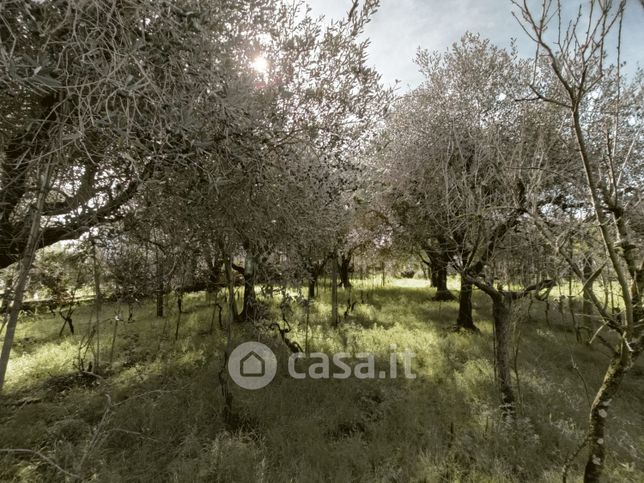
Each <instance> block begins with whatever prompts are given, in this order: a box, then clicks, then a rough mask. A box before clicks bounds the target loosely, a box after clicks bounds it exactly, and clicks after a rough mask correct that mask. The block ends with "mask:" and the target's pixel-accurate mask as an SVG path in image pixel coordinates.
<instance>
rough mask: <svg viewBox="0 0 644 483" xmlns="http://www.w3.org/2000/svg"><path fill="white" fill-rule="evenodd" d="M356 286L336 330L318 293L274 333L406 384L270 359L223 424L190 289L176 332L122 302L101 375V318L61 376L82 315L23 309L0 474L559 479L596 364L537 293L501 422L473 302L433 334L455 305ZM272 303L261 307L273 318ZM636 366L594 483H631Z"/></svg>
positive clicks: (273, 341)
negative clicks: (293, 367)
mask: <svg viewBox="0 0 644 483" xmlns="http://www.w3.org/2000/svg"><path fill="white" fill-rule="evenodd" d="M356 285H357V286H356V287H355V288H354V289H353V294H352V297H353V299H354V300H357V301H358V303H357V304H356V306H355V309H354V311H353V312H351V313H350V314H348V316H347V317H346V319H345V320H344V321H343V322H342V324H341V326H340V327H339V328H338V329H331V328H329V327H328V324H327V321H328V320H329V311H330V306H329V304H328V299H329V292H328V290H322V292H321V295H320V300H318V301H316V303H315V305H314V306H313V308H312V309H311V316H310V327H309V330H308V336H307V330H306V327H305V323H304V320H305V317H304V312H303V310H304V309H303V308H302V307H300V306H297V304H295V303H294V304H293V306H294V309H293V312H292V313H290V315H289V321H290V322H291V326H292V331H291V332H290V333H289V336H290V338H291V339H293V340H296V341H297V342H298V343H299V344H300V345H302V347H304V346H305V343H306V341H307V340H308V348H309V350H310V351H323V352H334V351H347V352H365V351H366V352H372V353H374V354H375V355H376V358H377V364H381V363H382V364H384V363H385V362H386V360H387V357H388V354H389V351H390V347H391V345H392V344H395V345H396V346H397V348H398V349H400V350H403V349H409V350H411V351H413V352H415V353H416V358H415V361H414V366H413V370H414V372H415V373H416V374H417V376H418V377H417V378H416V379H404V378H399V379H396V380H391V379H385V380H373V381H365V380H357V379H347V380H312V379H306V380H294V379H292V378H290V377H289V376H288V374H287V372H286V369H285V364H282V365H281V366H280V367H279V369H278V374H277V377H276V378H275V380H274V381H273V382H272V383H271V384H270V385H269V386H268V387H266V388H264V389H262V390H258V391H253V392H249V391H245V390H243V389H240V388H237V387H233V410H234V412H235V414H236V415H237V417H238V424H236V425H235V426H234V427H232V426H230V425H226V424H225V423H224V421H223V419H222V414H221V411H222V406H223V400H222V396H221V391H220V387H219V382H218V377H217V374H218V372H219V370H220V368H221V365H222V353H223V348H224V345H225V338H224V335H223V332H222V330H221V329H220V328H219V326H218V324H217V323H216V322H215V324H214V331H213V332H212V333H209V328H210V324H211V320H212V314H213V312H212V304H211V303H209V302H208V301H207V300H206V298H205V296H204V294H197V295H194V296H191V297H189V298H187V299H186V300H185V302H184V309H185V313H184V314H183V316H182V320H181V326H180V331H179V338H178V340H176V341H175V337H174V334H175V328H174V323H175V321H176V313H174V314H173V313H170V314H169V315H168V317H167V320H162V319H158V318H156V317H155V316H154V315H153V313H154V312H153V311H154V307H153V306H152V304H151V303H149V304H143V305H142V306H140V307H138V308H137V310H136V313H135V319H134V322H132V323H123V322H121V324H120V326H119V327H118V330H119V333H118V337H117V339H116V340H117V344H116V347H115V351H114V360H113V363H112V365H111V366H109V367H107V359H108V355H109V346H110V342H111V339H112V335H113V325H112V324H113V322H109V323H105V324H103V331H102V339H101V345H102V347H103V349H102V350H103V355H102V360H103V372H102V373H101V375H100V377H94V376H91V375H88V374H84V375H83V374H79V373H78V371H75V370H74V363H75V361H76V359H77V356H78V344H79V341H80V340H81V337H82V335H83V334H85V333H87V327H88V326H87V320H88V319H89V313H90V310H91V308H90V307H84V308H82V309H81V310H79V312H78V314H77V315H76V316H75V322H76V325H77V331H76V332H77V335H74V336H71V335H67V333H66V335H64V336H63V337H62V338H61V337H59V336H58V330H59V328H60V321H59V320H54V319H53V318H52V317H51V316H47V315H41V316H36V317H32V318H25V319H23V320H22V321H21V323H20V326H19V331H18V336H17V341H16V344H15V348H14V352H13V354H12V359H11V364H10V367H9V378H8V382H7V386H6V390H5V393H4V394H3V395H2V396H1V398H0V404H1V406H0V407H1V413H0V448H4V449H11V450H12V451H10V452H3V453H0V479H2V481H25V482H32V481H64V480H66V479H67V480H69V481H73V480H75V479H80V480H83V481H92V480H93V481H181V482H183V481H186V482H187V481H209V482H255V481H264V482H317V481H330V482H331V481H332V482H353V481H355V482H407V481H416V482H438V481H472V482H480V481H495V482H496V481H517V482H519V481H520V482H524V481H560V479H561V467H562V464H563V462H564V460H565V458H566V457H567V455H568V454H570V453H571V452H572V451H574V449H575V448H576V446H577V445H578V444H579V442H580V441H581V440H582V439H583V437H584V428H585V423H586V417H587V413H588V407H589V402H590V400H591V399H592V397H593V394H594V390H595V389H596V388H597V386H598V385H599V383H600V381H601V377H602V375H603V372H604V370H605V366H606V364H607V357H606V356H605V355H604V354H603V353H602V351H601V348H589V347H586V346H583V345H580V344H578V343H577V342H576V341H575V336H574V333H573V331H572V328H571V323H570V321H569V320H568V319H567V318H564V317H562V316H561V315H560V314H558V313H556V311H553V312H552V313H551V314H550V316H549V324H547V323H546V322H545V319H544V315H543V311H544V304H543V303H541V302H535V303H534V304H533V305H532V307H531V310H530V315H529V316H527V315H526V312H527V310H526V309H527V307H526V306H523V307H521V309H522V310H517V322H518V323H517V324H516V328H515V334H514V335H515V343H516V346H517V347H518V350H517V351H516V353H515V354H516V362H515V367H516V368H518V376H519V377H518V378H517V379H516V380H515V383H516V388H517V392H518V394H519V407H518V416H517V419H516V420H514V421H512V422H510V421H505V420H504V419H503V417H502V415H501V414H500V411H499V410H498V404H499V396H498V392H497V389H496V386H495V384H494V367H493V362H492V361H493V359H492V351H493V338H492V333H491V330H492V329H491V323H490V306H489V303H488V300H487V298H486V296H485V295H483V294H481V293H475V297H474V309H475V320H476V322H477V324H478V326H479V327H480V329H481V334H480V335H473V334H459V333H453V332H452V331H451V330H450V329H451V326H452V325H453V322H454V320H455V318H456V312H457V304H456V302H443V303H439V302H433V301H431V299H430V298H431V294H432V290H433V289H430V288H428V287H427V284H426V283H425V282H424V281H419V280H398V281H395V282H394V283H393V284H391V285H389V286H387V287H376V286H375V285H374V284H373V283H371V282H370V283H366V282H365V283H361V282H357V284H356ZM347 298H348V294H347V293H346V292H344V291H342V292H341V300H343V301H344V300H346V299H347ZM280 301H281V296H280V295H275V297H274V298H273V299H272V300H271V299H267V303H268V304H269V306H270V310H271V313H272V315H271V316H272V317H273V318H275V319H279V309H278V305H279V303H280ZM110 310H111V311H114V310H115V307H114V306H105V307H104V308H103V311H104V313H106V314H108V315H109V313H110ZM343 312H344V309H343V310H341V313H343ZM521 314H523V315H521ZM225 316H226V314H225V312H224V317H225ZM215 319H216V318H215ZM164 327H165V331H164ZM235 337H236V339H238V340H240V341H241V340H243V339H249V338H260V340H262V341H264V342H265V343H267V344H269V345H270V346H271V347H272V348H273V349H274V350H275V352H276V353H277V354H278V359H279V360H280V363H281V362H283V361H285V359H286V356H287V355H288V351H287V349H286V348H285V347H284V346H283V344H282V343H281V341H280V339H279V337H278V335H277V334H276V332H275V331H272V330H268V329H262V330H259V331H258V330H255V329H251V328H249V327H245V328H241V327H240V328H238V329H237V330H236V335H235ZM643 372H644V371H643V369H642V364H641V363H640V364H639V365H638V366H637V367H636V368H634V370H633V371H632V373H631V374H630V375H629V377H628V378H627V380H626V381H625V382H624V386H623V387H622V390H621V392H620V397H619V398H618V400H616V401H614V403H613V409H612V410H611V411H610V415H609V422H608V426H609V432H610V436H609V438H608V440H607V441H606V445H607V447H608V448H609V450H610V451H609V453H608V460H607V477H608V479H609V480H610V481H644V469H643V464H644V437H643V434H642V428H644V405H643V404H642V388H643V384H644V383H643V382H642V373H643ZM15 450H30V452H24V451H22V452H19V451H15ZM3 451H4V450H3ZM36 452H37V453H36ZM582 459H583V458H580V460H578V461H576V462H575V463H576V466H575V465H573V469H572V474H573V475H575V478H580V476H579V475H580V467H579V465H581V464H582V463H581V460H582Z"/></svg>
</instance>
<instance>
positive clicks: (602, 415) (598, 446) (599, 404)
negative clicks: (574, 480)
mask: <svg viewBox="0 0 644 483" xmlns="http://www.w3.org/2000/svg"><path fill="white" fill-rule="evenodd" d="M628 350H629V349H628V348H627V347H624V344H622V348H621V351H622V352H621V353H620V354H616V355H615V356H613V358H612V359H611V362H610V365H609V367H608V370H607V371H606V375H605V376H604V381H603V382H602V385H601V387H600V388H599V391H598V392H597V395H596V396H595V400H594V401H593V405H592V407H591V409H590V418H589V422H588V440H587V441H588V447H589V453H588V461H587V462H586V467H585V469H584V483H596V482H599V481H600V479H601V475H602V472H603V470H604V459H605V453H606V440H605V437H604V433H605V425H606V418H607V417H608V411H609V409H610V403H611V400H612V399H613V397H614V396H615V394H616V393H617V390H618V389H619V386H620V384H621V383H622V380H623V379H624V374H625V373H626V370H625V367H626V365H627V358H626V357H624V356H623V355H622V354H624V351H628Z"/></svg>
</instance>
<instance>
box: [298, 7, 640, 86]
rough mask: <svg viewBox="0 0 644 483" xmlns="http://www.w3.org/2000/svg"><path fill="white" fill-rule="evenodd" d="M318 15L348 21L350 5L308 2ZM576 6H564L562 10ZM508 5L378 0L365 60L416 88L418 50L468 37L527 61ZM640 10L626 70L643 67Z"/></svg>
mask: <svg viewBox="0 0 644 483" xmlns="http://www.w3.org/2000/svg"><path fill="white" fill-rule="evenodd" d="M309 3H310V5H311V7H312V9H313V13H314V14H316V15H325V16H326V17H328V18H338V17H341V16H343V15H346V14H347V12H348V11H349V9H350V8H351V5H352V3H353V2H352V0H309ZM573 3H574V4H577V2H570V3H566V5H571V4H573ZM511 11H512V4H511V2H510V0H381V5H380V10H379V11H378V13H376V15H375V16H374V18H373V19H372V21H371V23H369V25H368V26H367V32H366V33H367V36H368V37H370V38H371V46H370V47H369V59H370V61H371V63H372V64H373V65H375V66H376V68H377V69H378V71H380V72H381V73H382V76H383V80H384V82H385V83H386V84H393V83H394V81H395V79H399V80H401V81H402V87H403V88H405V89H406V88H407V86H409V87H414V86H416V85H417V84H418V83H419V82H420V81H421V75H420V73H419V72H418V69H417V68H416V65H415V64H414V62H413V59H414V57H415V55H416V51H417V49H418V48H419V47H421V48H424V49H429V50H439V51H443V50H445V49H447V48H448V47H449V46H450V45H451V44H452V43H454V42H456V41H458V40H459V39H460V38H461V36H462V35H463V34H464V33H465V32H466V31H468V30H469V31H472V32H478V33H480V34H481V35H482V36H483V37H487V38H489V39H490V40H491V41H492V42H494V43H495V44H497V45H499V46H501V47H508V46H509V45H510V39H511V38H515V39H517V48H518V49H519V53H520V54H521V55H523V56H526V57H531V56H532V55H533V53H534V46H533V45H532V43H531V41H530V40H529V39H528V38H527V36H526V35H525V33H524V32H523V31H522V30H521V28H520V27H519V25H518V23H517V21H516V20H515V19H514V17H513V16H512V13H511ZM642 25H644V8H642V7H641V5H640V4H639V1H637V0H631V1H630V5H629V6H628V8H627V15H626V19H625V22H624V29H623V31H624V45H623V52H622V55H623V59H626V60H628V61H629V64H631V66H630V69H634V67H635V64H636V63H638V62H639V63H640V64H644V58H643V54H642V48H641V46H642V45H644V29H642V28H641V26H642Z"/></svg>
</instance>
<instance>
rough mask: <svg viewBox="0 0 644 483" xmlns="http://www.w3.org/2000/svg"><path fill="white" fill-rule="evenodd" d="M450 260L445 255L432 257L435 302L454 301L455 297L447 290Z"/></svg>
mask: <svg viewBox="0 0 644 483" xmlns="http://www.w3.org/2000/svg"><path fill="white" fill-rule="evenodd" d="M448 263H449V262H448V259H447V256H445V254H439V255H438V256H435V257H432V285H433V286H434V287H436V295H434V298H433V300H436V301H446V300H454V296H453V295H452V293H451V292H450V291H449V290H448V288H447V265H448Z"/></svg>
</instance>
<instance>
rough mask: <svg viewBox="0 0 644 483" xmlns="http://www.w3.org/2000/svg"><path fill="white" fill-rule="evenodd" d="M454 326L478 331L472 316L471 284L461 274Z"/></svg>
mask: <svg viewBox="0 0 644 483" xmlns="http://www.w3.org/2000/svg"><path fill="white" fill-rule="evenodd" d="M450 295H451V294H450ZM456 327H457V328H458V329H464V330H469V331H473V332H477V331H478V329H477V328H476V326H475V325H474V319H473V318H472V284H471V283H470V282H468V281H467V280H465V279H464V277H463V276H461V292H460V295H459V297H458V318H457V319H456Z"/></svg>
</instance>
